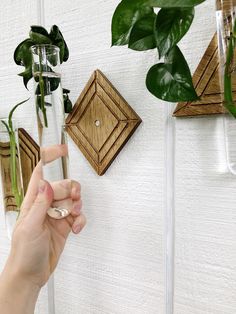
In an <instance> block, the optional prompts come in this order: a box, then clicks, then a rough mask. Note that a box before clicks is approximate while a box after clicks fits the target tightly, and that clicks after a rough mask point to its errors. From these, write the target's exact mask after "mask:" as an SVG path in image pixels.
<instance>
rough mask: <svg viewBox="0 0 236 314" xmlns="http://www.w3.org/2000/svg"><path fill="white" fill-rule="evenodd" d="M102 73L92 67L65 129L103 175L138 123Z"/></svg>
mask: <svg viewBox="0 0 236 314" xmlns="http://www.w3.org/2000/svg"><path fill="white" fill-rule="evenodd" d="M141 121H142V120H141V119H140V117H139V116H138V115H137V114H136V112H135V111H134V110H133V109H132V108H131V107H130V106H129V104H128V103H127V102H126V101H125V100H124V98H123V97H122V96H121V95H120V94H119V92H118V91H117V90H116V89H115V88H114V87H113V86H112V84H111V83H110V82H109V81H108V79H107V78H106V77H105V75H104V74H103V73H102V72H101V71H99V70H96V71H94V73H93V74H92V76H91V78H90V80H89V81H88V83H87V84H86V86H85V88H84V90H83V91H82V93H81V95H80V97H79V98H78V100H77V101H76V103H75V105H74V108H73V110H72V112H71V113H70V114H69V116H68V117H67V119H66V125H67V132H68V134H69V135H70V136H71V138H72V139H73V140H74V142H75V143H76V145H77V146H78V147H79V149H80V150H81V151H82V152H83V154H84V155H85V157H86V158H87V160H88V161H89V162H90V164H91V165H92V167H93V168H94V170H95V171H96V172H97V174H98V175H100V176H101V175H103V174H104V173H105V172H106V171H107V169H108V168H109V167H110V165H111V164H112V162H113V161H114V159H115V158H116V156H117V155H118V154H119V152H120V151H121V149H122V148H123V147H124V145H125V144H126V143H127V141H128V140H129V138H130V137H131V136H132V134H133V133H134V132H135V130H136V129H137V127H138V126H139V124H140V123H141Z"/></svg>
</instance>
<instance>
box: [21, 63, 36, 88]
mask: <svg viewBox="0 0 236 314" xmlns="http://www.w3.org/2000/svg"><path fill="white" fill-rule="evenodd" d="M18 75H19V76H22V77H23V82H24V85H25V88H27V84H28V82H29V80H30V79H31V78H32V77H33V73H32V67H31V65H30V66H28V67H27V68H26V69H25V71H24V72H22V73H19V74H18ZM27 89H28V88H27Z"/></svg>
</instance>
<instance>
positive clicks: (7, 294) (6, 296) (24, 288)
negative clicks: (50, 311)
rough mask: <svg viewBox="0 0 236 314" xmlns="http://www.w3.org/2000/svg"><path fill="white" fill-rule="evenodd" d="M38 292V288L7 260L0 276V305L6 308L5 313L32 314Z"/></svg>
mask: <svg viewBox="0 0 236 314" xmlns="http://www.w3.org/2000/svg"><path fill="white" fill-rule="evenodd" d="M39 292H40V288H39V286H37V285H35V284H34V283H32V282H31V281H30V280H28V278H25V276H24V275H23V274H22V273H21V272H20V271H19V270H18V268H17V267H16V266H15V265H14V264H13V263H11V262H10V260H8V262H7V264H6V266H5V268H4V270H3V272H2V274H1V276H0V305H1V307H2V306H4V308H6V313H19V314H21V313H24V314H28V313H30V314H31V313H33V312H34V307H35V304H36V301H37V298H38V295H39ZM15 311H17V312H15Z"/></svg>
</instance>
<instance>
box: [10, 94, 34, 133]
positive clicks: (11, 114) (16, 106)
mask: <svg viewBox="0 0 236 314" xmlns="http://www.w3.org/2000/svg"><path fill="white" fill-rule="evenodd" d="M29 99H30V98H27V99H25V100H23V101H21V102H19V103H18V104H16V105H15V106H14V107H13V108H12V110H11V111H10V113H9V116H8V126H9V129H10V130H11V131H13V126H12V117H13V113H14V112H15V110H16V109H17V108H18V107H19V106H21V105H23V104H24V103H25V102H27V101H28V100H29Z"/></svg>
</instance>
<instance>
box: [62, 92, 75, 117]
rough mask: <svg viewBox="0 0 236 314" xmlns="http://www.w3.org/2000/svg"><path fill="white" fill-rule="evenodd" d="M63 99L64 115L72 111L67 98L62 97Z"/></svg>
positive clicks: (70, 103)
mask: <svg viewBox="0 0 236 314" xmlns="http://www.w3.org/2000/svg"><path fill="white" fill-rule="evenodd" d="M63 98H64V108H65V113H70V112H71V111H72V107H73V105H72V102H71V101H70V99H69V97H68V96H67V95H66V96H64V97H63Z"/></svg>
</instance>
